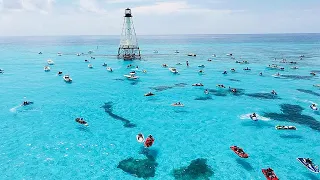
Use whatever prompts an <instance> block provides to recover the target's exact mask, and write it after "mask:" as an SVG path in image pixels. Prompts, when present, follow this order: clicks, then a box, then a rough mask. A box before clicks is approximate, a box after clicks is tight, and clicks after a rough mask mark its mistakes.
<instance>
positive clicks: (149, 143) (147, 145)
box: [144, 135, 154, 147]
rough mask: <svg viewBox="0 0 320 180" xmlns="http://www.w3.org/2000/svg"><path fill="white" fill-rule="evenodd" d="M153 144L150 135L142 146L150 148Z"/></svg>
mask: <svg viewBox="0 0 320 180" xmlns="http://www.w3.org/2000/svg"><path fill="white" fill-rule="evenodd" d="M153 142H154V138H153V137H152V136H151V135H149V136H148V138H147V139H146V141H145V142H144V146H145V147H151V146H152V145H153Z"/></svg>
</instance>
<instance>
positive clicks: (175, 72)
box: [169, 67, 179, 74]
mask: <svg viewBox="0 0 320 180" xmlns="http://www.w3.org/2000/svg"><path fill="white" fill-rule="evenodd" d="M169 70H170V71H171V72H172V73H174V74H177V73H179V72H178V71H177V69H176V68H174V67H171V68H169Z"/></svg>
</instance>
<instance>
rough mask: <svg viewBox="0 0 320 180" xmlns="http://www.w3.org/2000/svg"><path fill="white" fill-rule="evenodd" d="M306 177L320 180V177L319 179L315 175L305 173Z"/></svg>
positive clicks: (311, 179)
mask: <svg viewBox="0 0 320 180" xmlns="http://www.w3.org/2000/svg"><path fill="white" fill-rule="evenodd" d="M303 174H304V175H305V176H306V177H308V178H309V179H310V180H320V178H319V177H317V176H316V175H314V174H311V173H303Z"/></svg>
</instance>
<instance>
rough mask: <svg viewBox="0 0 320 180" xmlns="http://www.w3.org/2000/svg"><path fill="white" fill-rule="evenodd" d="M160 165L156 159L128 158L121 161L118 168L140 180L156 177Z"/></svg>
mask: <svg viewBox="0 0 320 180" xmlns="http://www.w3.org/2000/svg"><path fill="white" fill-rule="evenodd" d="M157 166H158V163H157V162H156V161H155V159H153V158H152V159H134V158H132V157H131V158H128V159H125V160H122V161H120V163H119V164H118V166H117V168H120V169H122V170H123V171H124V172H127V173H129V174H131V175H133V176H136V177H138V178H151V177H154V176H155V173H156V167H157Z"/></svg>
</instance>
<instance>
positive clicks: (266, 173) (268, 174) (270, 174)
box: [261, 168, 279, 180]
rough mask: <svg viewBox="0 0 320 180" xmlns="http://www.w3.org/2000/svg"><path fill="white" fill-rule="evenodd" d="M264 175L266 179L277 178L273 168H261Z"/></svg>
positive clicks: (273, 179) (274, 179)
mask: <svg viewBox="0 0 320 180" xmlns="http://www.w3.org/2000/svg"><path fill="white" fill-rule="evenodd" d="M261 171H262V173H263V174H264V176H265V177H266V178H267V180H279V178H278V177H277V175H276V174H275V173H274V171H273V169H271V168H268V169H262V170H261Z"/></svg>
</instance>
